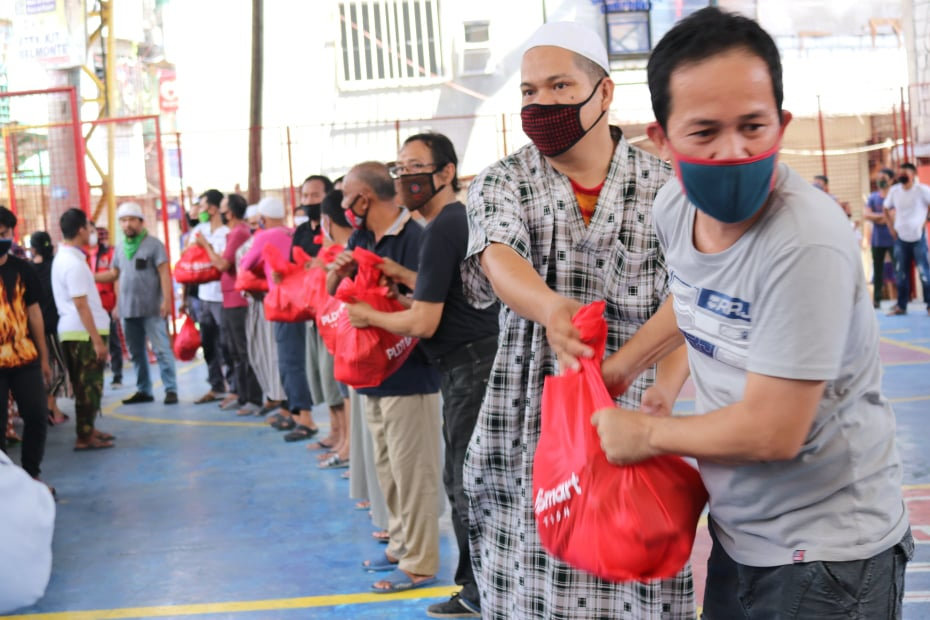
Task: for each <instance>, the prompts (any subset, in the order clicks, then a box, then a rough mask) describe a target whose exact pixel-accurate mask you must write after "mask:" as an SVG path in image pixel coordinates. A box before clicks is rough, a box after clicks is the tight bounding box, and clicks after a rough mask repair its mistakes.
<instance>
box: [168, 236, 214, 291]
mask: <svg viewBox="0 0 930 620" xmlns="http://www.w3.org/2000/svg"><path fill="white" fill-rule="evenodd" d="M174 279H175V280H176V281H177V282H178V283H179V284H203V283H205V282H213V281H214V280H219V279H220V270H219V269H217V268H216V267H215V266H214V265H213V263H212V262H211V261H210V254H209V253H208V252H207V250H206V249H204V248H202V247H200V246H199V245H191V246H190V247H188V248H187V249H186V250H184V251H183V252H181V258H179V259H178V262H177V264H176V265H175V266H174Z"/></svg>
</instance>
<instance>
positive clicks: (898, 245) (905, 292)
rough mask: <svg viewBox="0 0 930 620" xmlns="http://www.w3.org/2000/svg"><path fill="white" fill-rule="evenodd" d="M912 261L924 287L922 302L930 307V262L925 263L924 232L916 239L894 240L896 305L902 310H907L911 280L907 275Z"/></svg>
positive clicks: (925, 241) (925, 244)
mask: <svg viewBox="0 0 930 620" xmlns="http://www.w3.org/2000/svg"><path fill="white" fill-rule="evenodd" d="M912 262H913V263H915V264H916V265H917V273H918V274H920V282H921V284H922V285H923V289H924V303H925V304H927V308H928V309H930V264H928V263H927V233H926V232H924V233H923V234H922V235H921V236H920V239H919V240H917V241H901V240H900V239H895V241H894V275H895V283H896V284H897V285H898V307H899V308H901V309H902V310H907V302H908V301H910V299H911V281H910V278H909V277H908V276H909V272H910V270H911V263H912Z"/></svg>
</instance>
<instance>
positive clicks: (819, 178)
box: [814, 174, 830, 185]
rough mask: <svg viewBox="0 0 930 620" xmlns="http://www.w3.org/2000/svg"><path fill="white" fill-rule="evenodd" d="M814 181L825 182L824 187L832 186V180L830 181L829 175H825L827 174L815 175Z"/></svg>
mask: <svg viewBox="0 0 930 620" xmlns="http://www.w3.org/2000/svg"><path fill="white" fill-rule="evenodd" d="M814 180H816V181H823V184H824V185H829V184H830V179H828V178H827V175H825V174H815V175H814Z"/></svg>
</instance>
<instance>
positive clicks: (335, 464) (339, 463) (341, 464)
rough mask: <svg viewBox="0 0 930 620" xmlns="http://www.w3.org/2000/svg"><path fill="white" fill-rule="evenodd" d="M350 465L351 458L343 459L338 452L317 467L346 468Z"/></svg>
mask: <svg viewBox="0 0 930 620" xmlns="http://www.w3.org/2000/svg"><path fill="white" fill-rule="evenodd" d="M348 466H349V459H341V458H339V455H338V454H334V455H332V456H331V457H329V458H328V459H326V460H325V461H323V462H322V463H320V464H319V465H318V466H317V467H319V468H320V469H346V468H347V467H348Z"/></svg>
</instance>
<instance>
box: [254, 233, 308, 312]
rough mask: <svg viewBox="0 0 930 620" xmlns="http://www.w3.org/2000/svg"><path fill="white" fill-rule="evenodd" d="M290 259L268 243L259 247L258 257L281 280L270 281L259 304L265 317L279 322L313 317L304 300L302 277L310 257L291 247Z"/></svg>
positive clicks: (305, 292)
mask: <svg viewBox="0 0 930 620" xmlns="http://www.w3.org/2000/svg"><path fill="white" fill-rule="evenodd" d="M293 255H294V262H293V263H292V262H291V261H289V260H287V259H286V258H285V257H284V256H282V255H281V251H280V250H279V249H278V248H277V247H275V246H273V245H271V244H270V243H269V244H268V245H266V246H265V247H264V248H262V259H263V260H264V261H265V262H266V263H268V264H269V265H270V266H271V270H272V271H273V272H275V273H277V274H280V275H281V282H280V283H278V284H270V285H269V290H268V294H267V295H265V299H264V300H263V301H262V303H263V304H264V306H265V318H266V319H267V320H269V321H277V322H279V323H300V322H303V321H309V320H310V319H312V318H313V312H312V308H310V305H309V304H308V303H307V290H306V288H305V280H306V276H307V268H306V264H307V263H309V262H310V257H309V256H307V253H306V252H304V251H303V250H302V249H301V248H299V247H295V248H294V250H293Z"/></svg>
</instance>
